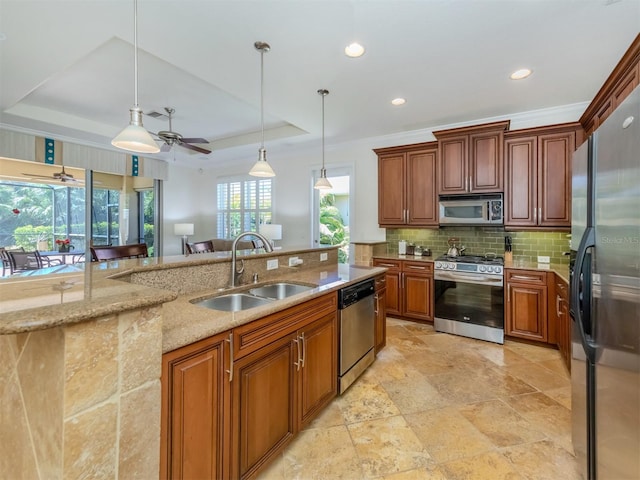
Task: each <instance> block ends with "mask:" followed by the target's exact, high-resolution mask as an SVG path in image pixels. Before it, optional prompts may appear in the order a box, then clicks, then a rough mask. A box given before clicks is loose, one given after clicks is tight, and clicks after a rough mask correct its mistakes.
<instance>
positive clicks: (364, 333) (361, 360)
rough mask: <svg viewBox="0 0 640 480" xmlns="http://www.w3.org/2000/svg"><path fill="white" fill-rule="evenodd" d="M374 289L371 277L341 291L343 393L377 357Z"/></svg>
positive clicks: (341, 385) (339, 305)
mask: <svg viewBox="0 0 640 480" xmlns="http://www.w3.org/2000/svg"><path fill="white" fill-rule="evenodd" d="M374 290H375V288H374V281H373V279H370V280H365V281H363V282H359V283H356V284H354V285H350V286H348V287H345V288H343V289H342V290H339V291H338V309H339V313H340V368H339V377H338V388H339V390H340V394H341V395H342V394H343V393H344V391H345V390H346V389H347V388H349V386H350V385H351V384H352V383H353V382H354V381H355V380H356V379H357V378H358V377H359V376H360V374H361V373H362V372H364V371H365V370H366V369H367V367H368V366H369V365H371V364H372V363H373V361H374V360H375V354H374V350H373V347H374V329H375V307H374V296H373V294H374Z"/></svg>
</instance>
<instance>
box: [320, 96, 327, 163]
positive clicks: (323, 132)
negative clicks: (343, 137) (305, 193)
mask: <svg viewBox="0 0 640 480" xmlns="http://www.w3.org/2000/svg"><path fill="white" fill-rule="evenodd" d="M321 95H322V170H323V171H324V97H326V95H327V94H326V93H324V92H322V93H321Z"/></svg>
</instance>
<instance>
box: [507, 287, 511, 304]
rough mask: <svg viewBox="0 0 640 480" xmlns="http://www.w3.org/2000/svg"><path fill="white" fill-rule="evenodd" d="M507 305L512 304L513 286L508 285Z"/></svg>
mask: <svg viewBox="0 0 640 480" xmlns="http://www.w3.org/2000/svg"><path fill="white" fill-rule="evenodd" d="M507 303H511V285H507Z"/></svg>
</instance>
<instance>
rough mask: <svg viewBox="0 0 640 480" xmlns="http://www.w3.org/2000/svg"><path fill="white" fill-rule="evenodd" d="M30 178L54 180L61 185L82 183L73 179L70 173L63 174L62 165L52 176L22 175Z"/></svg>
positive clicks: (82, 181)
mask: <svg viewBox="0 0 640 480" xmlns="http://www.w3.org/2000/svg"><path fill="white" fill-rule="evenodd" d="M22 175H25V176H27V177H30V178H46V179H48V180H55V181H56V182H62V183H84V180H83V179H79V178H74V177H73V175H71V174H70V173H67V172H65V170H64V165H62V170H61V171H59V172H53V175H37V174H35V173H24V172H23V173H22Z"/></svg>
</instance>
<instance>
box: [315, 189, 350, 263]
mask: <svg viewBox="0 0 640 480" xmlns="http://www.w3.org/2000/svg"><path fill="white" fill-rule="evenodd" d="M335 203H336V196H335V195H334V194H332V193H329V194H326V195H322V196H321V197H320V244H321V245H340V248H338V262H339V263H348V262H349V227H348V226H347V225H345V224H344V220H343V219H342V215H341V214H340V210H339V209H338V207H336V206H335Z"/></svg>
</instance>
